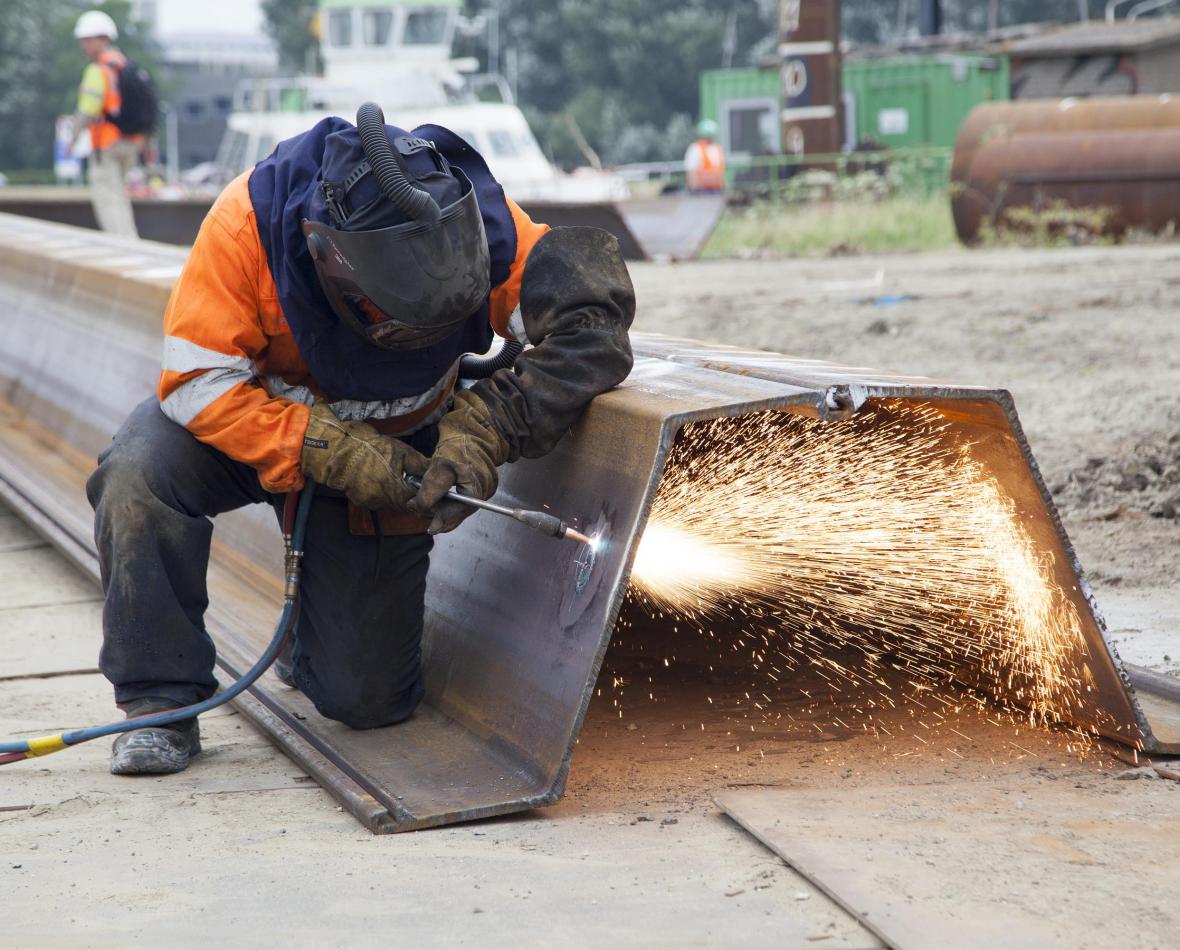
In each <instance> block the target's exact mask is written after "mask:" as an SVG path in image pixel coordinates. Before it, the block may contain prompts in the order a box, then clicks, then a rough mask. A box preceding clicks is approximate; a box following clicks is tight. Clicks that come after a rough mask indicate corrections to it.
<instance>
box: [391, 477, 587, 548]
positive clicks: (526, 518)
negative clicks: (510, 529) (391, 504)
mask: <svg viewBox="0 0 1180 950" xmlns="http://www.w3.org/2000/svg"><path fill="white" fill-rule="evenodd" d="M406 481H407V482H409V483H410V484H411V485H412V486H414V488H421V487H422V479H420V478H417V477H415V476H413V475H407V476H406ZM447 498H449V499H451V500H452V501H457V502H459V503H460V504H463V505H469V506H470V507H472V508H479V509H481V510H483V511H491V512H494V513H495V514H498V515H504V516H505V517H506V518H511V519H512V520H513V521H519V522H520V523H521V524H522V525H524V526H525V527H528V528H532V529H533V530H534V531H537V532H540V533H541V534H544V535H548V536H549V537H551V538H569V539H570V540H571V541H576V542H578V544H588V545H590V547H592V548H593V547H597V542H596V541H595V539H593V538H591V537H588V536H587V535H584V534H582V532H581V531H577V530H575V529H574V528H571V527H570V526H569V525H568V524H566V523H565V522H564V521H562V520H561V519H560V518H558V517H557V515H551V514H549V513H548V512H544V511H530V510H528V509H527V508H508V507H505V506H504V505H497V504H495V503H494V502H490V501H484V500H483V499H482V498H472V497H471V496H470V495H464V494H462V493H461V492H459V491H458V490H457V489H455V488H452V489H450V490H449V491H448V492H447Z"/></svg>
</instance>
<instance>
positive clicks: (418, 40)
mask: <svg viewBox="0 0 1180 950" xmlns="http://www.w3.org/2000/svg"><path fill="white" fill-rule="evenodd" d="M450 18H451V14H450V11H449V10H411V11H410V12H409V14H408V15H407V16H406V35H405V40H404V42H405V44H406V46H437V45H438V44H440V43H443V42H445V41H446V38H447V23H448V22H450Z"/></svg>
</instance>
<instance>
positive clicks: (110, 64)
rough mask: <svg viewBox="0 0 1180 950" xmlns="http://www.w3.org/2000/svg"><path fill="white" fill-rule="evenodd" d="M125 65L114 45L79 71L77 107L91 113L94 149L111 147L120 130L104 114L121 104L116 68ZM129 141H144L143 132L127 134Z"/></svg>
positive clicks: (120, 136) (81, 110)
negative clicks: (80, 81) (140, 133)
mask: <svg viewBox="0 0 1180 950" xmlns="http://www.w3.org/2000/svg"><path fill="white" fill-rule="evenodd" d="M125 65H127V57H126V56H124V55H123V54H122V53H121V52H120V51H119V50H117V49H113V48H112V49H108V50H106V51H105V52H103V53H100V54H99V56H98V59H97V60H95V61H94V62H93V63H91V64H90V65H89V66H87V67H86V70H85V71H84V72H83V73H82V85H81V86H80V87H79V90H78V111H80V112H82V113H84V114H86V115H88V116H91V117H92V119H93V121H92V122H91V123H90V145H91V147H92V148H93V149H94V150H95V151H96V152H97V151H100V150H102V149H104V148H110V147H111V146H112V145H114V144H115V143H116V142H118V141H119V139H121V138H123V137H124V136H123V133H122V132H120V131H119V127H118V126H117V125H115V123H114V122H111V121H110V120H109V119H107V118H105V117H106V116H108V115H113V114H115V113H117V112H118V111H119V109H120V108H122V106H123V97H122V95H121V94H120V93H119V78H118V77H119V70H121V69H122V68H123V67H124V66H125ZM126 138H127V140H128V141H129V142H143V136H142V135H130V136H127V137H126Z"/></svg>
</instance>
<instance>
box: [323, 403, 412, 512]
mask: <svg viewBox="0 0 1180 950" xmlns="http://www.w3.org/2000/svg"><path fill="white" fill-rule="evenodd" d="M428 465H429V462H428V460H427V458H426V456H424V455H423V454H422V453H421V452H418V451H417V450H415V449H412V448H410V446H408V445H406V443H405V442H402V441H401V440H399V439H395V438H392V437H391V436H385V435H381V434H380V433H378V432H377V430H376V429H374V428H373V427H372V426H371V425H369V424H368V423H365V422H345V421H342V420H340V419H337V418H336V416H335V415H334V414H333V412H332V410H331V409H329V408H328V407H327V406H326V405H325V404H323V403H316V405H315V406H313V407H312V410H311V418H310V419H309V420H308V423H307V434H306V435H305V436H304V439H303V452H302V455H301V456H300V467H301V468H302V470H303V473H304V474H305V475H307V476H308V477H309V478H312V479H314V480H315V481H316V482H318V483H319V484H321V485H324V486H326V487H328V488H333V489H335V490H336V491H341V492H344V494H345V495H347V496H348V500H349V501H351V502H352V503H353V504H354V505H357V506H359V507H361V508H367V509H368V510H369V511H381V510H383V509H389V508H392V509H396V510H400V511H404V510H406V503H407V502H409V500H410V499H411V498H413V497H414V489H413V488H411V487H410V485H409V484H407V482H406V478H405V476H406V475H418V476H421V475H424V474H425V473H426V469H427V466H428Z"/></svg>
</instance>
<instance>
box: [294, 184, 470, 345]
mask: <svg viewBox="0 0 1180 950" xmlns="http://www.w3.org/2000/svg"><path fill="white" fill-rule="evenodd" d="M451 172H452V174H453V175H454V176H455V177H456V178H457V179H458V180H459V182H460V183H461V184H462V186H463V191H464V194H463V196H462V197H461V198H459V199H458V200H457V201H455V202H454V203H453V204H451V205H449V206H447V207H445V208H441V209H440V213H439V217H438V221H437V222H433V223H431V222H422V221H407V222H406V223H404V224H398V225H394V226H393V227H387V228H379V229H376V230H371V231H345V230H342V229H340V228H334V227H332V226H331V225H328V224H322V223H320V222H316V221H310V220H305V221H304V222H303V234H304V237H306V239H307V247H308V250H309V251H310V253H311V257H312V260H313V261H314V263H315V268H316V273H317V274H318V276H319V279H320V286H321V287H323V290H324V294H325V295H326V296H327V298H328V302H329V303H330V304H331V305H332V309H333V310H334V311H335V312H336V315H337V316H338V317H339V318H340V319H341V320H342V321H343V322H344V323H345V324H346V325H347V326H348V327H349V328H351V329H352V330H354V331H355V332H357V333H359V334H360V335H361V336H362V337H364V338H365V339H366V340H368V341H369V342H370V343H372V344H373V345H374V346H379V347H381V348H383V349H389V350H402V349H416V348H419V347H424V346H430V345H431V344H432V343H437V342H438V341H439V340H441V339H443V338H445V337H447V336H449V335H450V334H452V333H454V332H455V331H456V330H458V329H459V327H461V326H462V325H463V323H464V322H465V321H466V320H467V319H468V318H469V317H470V316H471V315H472V314H473V313H476V312H477V311H478V310H479V308H480V307H481V306H482V305H483V303H484V301H485V300H486V299H487V296H488V294H489V293H490V291H491V282H490V278H489V273H490V260H489V257H490V255H489V252H488V240H487V235H486V233H485V232H484V226H483V217H482V216H481V215H480V213H479V203H478V202H477V201H476V197H475V189H474V188H472V187H471V182H470V181H468V180H467V176H466V175H464V174H463V172H462V171H461V170H460V169H458V168H452V169H451Z"/></svg>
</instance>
